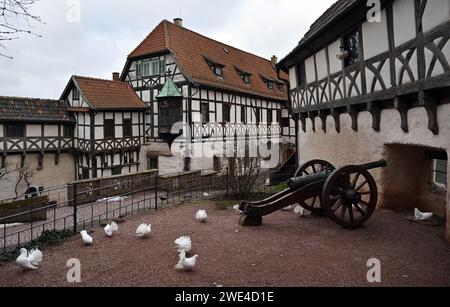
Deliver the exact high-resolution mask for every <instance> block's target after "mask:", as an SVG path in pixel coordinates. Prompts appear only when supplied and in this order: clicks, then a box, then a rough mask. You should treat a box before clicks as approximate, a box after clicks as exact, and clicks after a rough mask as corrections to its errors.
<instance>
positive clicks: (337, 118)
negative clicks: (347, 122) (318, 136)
mask: <svg viewBox="0 0 450 307" xmlns="http://www.w3.org/2000/svg"><path fill="white" fill-rule="evenodd" d="M331 115H332V116H333V119H334V126H335V127H336V132H337V133H341V112H340V111H339V110H338V109H332V110H331Z"/></svg>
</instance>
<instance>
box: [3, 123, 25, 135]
mask: <svg viewBox="0 0 450 307" xmlns="http://www.w3.org/2000/svg"><path fill="white" fill-rule="evenodd" d="M6 137H8V138H23V137H24V125H22V124H6Z"/></svg>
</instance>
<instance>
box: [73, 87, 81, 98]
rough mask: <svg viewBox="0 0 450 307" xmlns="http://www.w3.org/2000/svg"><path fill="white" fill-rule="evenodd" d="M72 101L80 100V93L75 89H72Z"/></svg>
mask: <svg viewBox="0 0 450 307" xmlns="http://www.w3.org/2000/svg"><path fill="white" fill-rule="evenodd" d="M72 100H80V92H79V91H78V88H76V87H74V88H73V91H72Z"/></svg>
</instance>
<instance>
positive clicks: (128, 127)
mask: <svg viewBox="0 0 450 307" xmlns="http://www.w3.org/2000/svg"><path fill="white" fill-rule="evenodd" d="M123 136H124V137H132V136H133V122H132V121H131V119H124V120H123Z"/></svg>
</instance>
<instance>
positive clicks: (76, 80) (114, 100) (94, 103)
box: [61, 76, 147, 110]
mask: <svg viewBox="0 0 450 307" xmlns="http://www.w3.org/2000/svg"><path fill="white" fill-rule="evenodd" d="M71 84H76V85H77V86H78V88H79V89H80V91H81V94H82V95H83V97H84V98H85V99H86V100H87V102H88V103H89V105H90V106H91V107H92V108H94V109H96V110H107V109H124V110H127V109H146V108H147V106H146V105H145V103H144V102H143V101H142V100H141V99H140V98H139V97H138V96H137V95H136V93H135V92H134V90H133V89H132V88H131V87H130V85H129V84H128V83H127V82H121V81H111V80H103V79H96V78H88V77H80V76H73V77H72V78H71V80H70V82H69V84H68V86H67V87H66V90H65V91H64V93H63V95H62V97H61V99H65V98H67V95H68V94H69V91H70V85H71Z"/></svg>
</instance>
